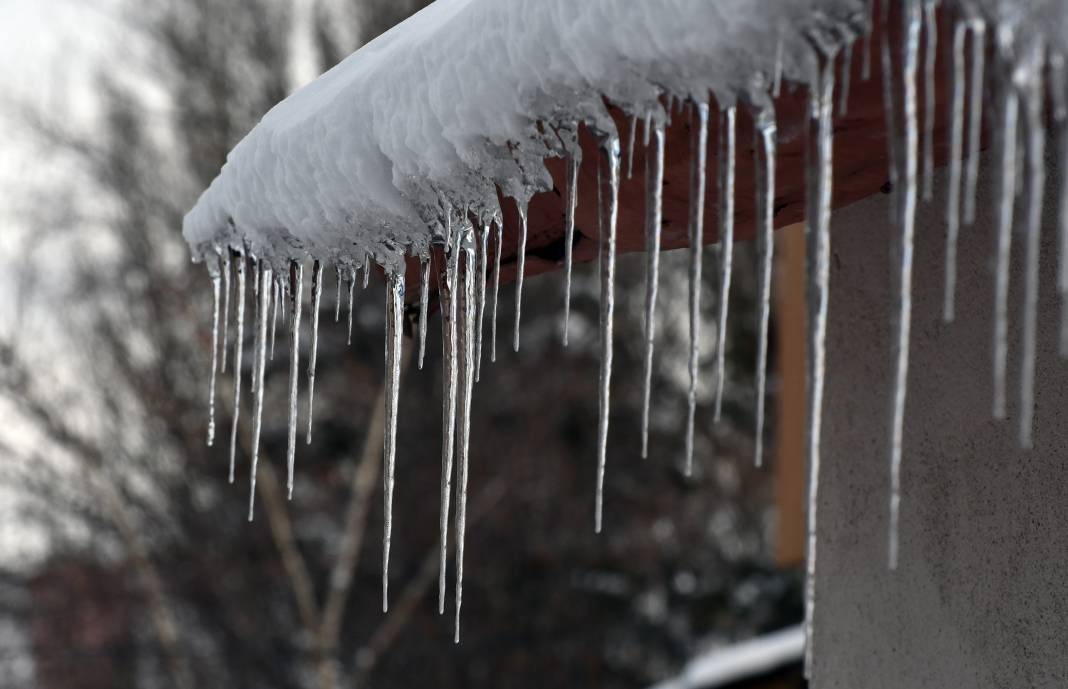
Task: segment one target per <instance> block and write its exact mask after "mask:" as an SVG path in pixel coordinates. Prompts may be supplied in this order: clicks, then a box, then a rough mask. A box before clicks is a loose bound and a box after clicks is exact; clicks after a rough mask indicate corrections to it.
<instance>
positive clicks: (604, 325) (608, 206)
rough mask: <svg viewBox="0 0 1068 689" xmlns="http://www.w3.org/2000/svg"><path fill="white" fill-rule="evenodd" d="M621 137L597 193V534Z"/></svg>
mask: <svg viewBox="0 0 1068 689" xmlns="http://www.w3.org/2000/svg"><path fill="white" fill-rule="evenodd" d="M619 158H620V153H619V137H618V136H616V135H611V136H610V137H608V139H607V140H606V141H605V142H604V143H603V144H602V145H601V155H600V160H599V161H598V170H599V172H600V174H599V175H598V176H599V178H600V179H599V180H598V184H597V190H598V196H599V197H600V203H599V204H598V205H599V216H600V220H601V222H600V225H601V228H600V258H599V261H600V271H601V318H600V326H601V367H600V375H599V382H600V385H599V390H600V395H599V404H598V419H599V421H598V425H597V493H596V498H595V505H594V520H593V521H594V531H595V532H596V533H601V517H602V514H603V511H604V510H603V508H604V469H605V459H606V456H607V452H608V411H609V391H610V388H611V382H612V315H613V312H614V310H615V280H616V220H617V218H618V217H619Z"/></svg>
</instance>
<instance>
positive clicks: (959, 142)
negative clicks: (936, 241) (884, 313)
mask: <svg viewBox="0 0 1068 689" xmlns="http://www.w3.org/2000/svg"><path fill="white" fill-rule="evenodd" d="M967 31H968V25H967V24H966V23H965V22H963V21H958V22H957V24H956V26H955V27H954V29H953V67H952V68H953V74H952V79H953V86H952V89H953V95H952V98H951V99H950V105H949V117H948V119H949V190H948V192H947V193H946V271H945V272H946V274H945V280H946V283H945V297H944V299H943V301H942V320H944V321H945V322H946V323H950V322H952V321H953V318H954V311H955V303H956V293H957V237H958V235H959V234H960V191H961V189H960V185H961V163H962V161H961V158H962V157H963V155H964V39H965V38H966V37H967Z"/></svg>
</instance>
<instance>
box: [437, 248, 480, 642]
mask: <svg viewBox="0 0 1068 689" xmlns="http://www.w3.org/2000/svg"><path fill="white" fill-rule="evenodd" d="M471 234H472V232H471V229H470V228H469V227H468V228H465V230H464V232H463V237H462V239H461V240H460V246H459V251H458V252H457V253H458V254H459V256H458V261H457V263H458V267H459V274H458V276H457V282H458V284H457V287H458V294H457V295H456V299H455V301H456V302H458V306H459V309H458V312H459V313H458V318H459V324H458V325H459V350H460V355H459V365H458V372H459V384H460V402H459V409H458V414H459V426H458V428H457V435H456V623H455V624H456V626H455V631H454V633H453V634H454V636H453V641H454V642H455V643H460V606H461V604H462V602H463V591H464V538H465V531H466V524H467V476H468V472H467V465H468V460H469V457H470V452H469V448H470V437H471V389H472V386H473V385H474V355H475V346H474V339H475V338H474V330H475V304H474V302H475V294H474V278H475V265H474V263H475V248H474V242H473V240H472V237H471ZM441 542H442V543H443V544H444V542H445V539H444V536H442V541H441ZM439 612H440V607H439Z"/></svg>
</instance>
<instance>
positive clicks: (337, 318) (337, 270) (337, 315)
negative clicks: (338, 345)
mask: <svg viewBox="0 0 1068 689" xmlns="http://www.w3.org/2000/svg"><path fill="white" fill-rule="evenodd" d="M334 274H335V276H336V277H337V294H335V295H334V322H335V323H340V322H341V266H334Z"/></svg>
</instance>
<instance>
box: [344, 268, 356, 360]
mask: <svg viewBox="0 0 1068 689" xmlns="http://www.w3.org/2000/svg"><path fill="white" fill-rule="evenodd" d="M355 301H356V269H355V268H350V269H349V333H348V338H347V339H346V340H345V346H352V306H353V303H354V302H355Z"/></svg>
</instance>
